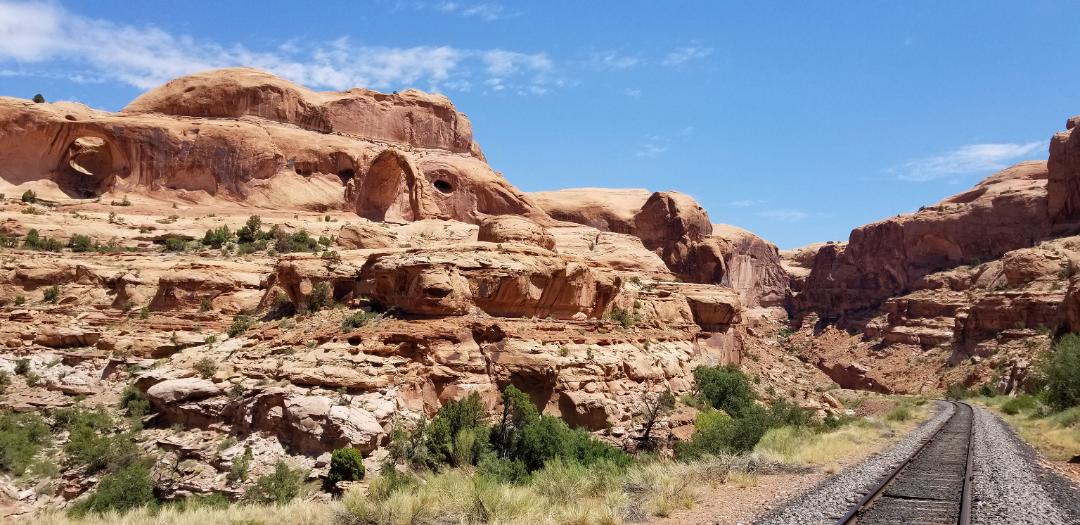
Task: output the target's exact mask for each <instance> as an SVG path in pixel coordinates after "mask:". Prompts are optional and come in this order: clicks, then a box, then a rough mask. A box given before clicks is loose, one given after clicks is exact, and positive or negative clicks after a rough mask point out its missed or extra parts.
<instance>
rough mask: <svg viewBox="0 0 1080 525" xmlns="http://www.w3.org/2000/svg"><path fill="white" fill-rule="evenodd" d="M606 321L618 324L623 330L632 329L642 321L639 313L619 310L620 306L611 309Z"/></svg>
mask: <svg viewBox="0 0 1080 525" xmlns="http://www.w3.org/2000/svg"><path fill="white" fill-rule="evenodd" d="M604 318H605V319H607V320H609V321H613V322H615V323H618V324H619V326H621V327H623V328H631V327H633V326H634V325H636V324H637V323H638V321H639V320H640V318H639V316H638V314H637V312H635V311H633V310H629V309H624V308H619V307H618V306H613V307H611V311H610V312H608V313H607V314H606V315H605V316H604Z"/></svg>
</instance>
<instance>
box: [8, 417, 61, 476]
mask: <svg viewBox="0 0 1080 525" xmlns="http://www.w3.org/2000/svg"><path fill="white" fill-rule="evenodd" d="M49 441H50V435H49V426H48V424H47V423H46V422H45V420H44V419H42V418H41V416H39V415H37V414H34V413H30V414H16V413H14V412H10V411H4V412H0V471H3V472H8V473H11V474H14V475H16V476H21V475H22V473H23V472H24V471H25V470H26V468H27V467H29V466H30V462H31V461H32V460H33V459H34V456H35V455H37V453H38V451H40V450H41V448H42V447H43V446H45V445H46V444H47V443H48V442H49Z"/></svg>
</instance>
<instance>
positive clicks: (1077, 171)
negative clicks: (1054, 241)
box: [1046, 116, 1080, 229]
mask: <svg viewBox="0 0 1080 525" xmlns="http://www.w3.org/2000/svg"><path fill="white" fill-rule="evenodd" d="M1078 123H1080V116H1076V117H1072V118H1070V119H1069V120H1068V121H1067V122H1066V123H1065V131H1062V132H1060V133H1058V134H1056V135H1054V138H1052V139H1050V159H1049V160H1048V161H1047V171H1048V172H1049V174H1048V180H1047V183H1046V189H1047V193H1048V197H1047V211H1048V212H1049V213H1050V219H1051V221H1052V222H1053V223H1054V224H1057V225H1062V226H1063V227H1069V226H1073V228H1071V229H1075V223H1076V222H1077V221H1080V134H1078V133H1076V127H1077V124H1078ZM1062 226H1059V228H1061V227H1062Z"/></svg>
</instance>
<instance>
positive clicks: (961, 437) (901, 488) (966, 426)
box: [836, 401, 975, 525]
mask: <svg viewBox="0 0 1080 525" xmlns="http://www.w3.org/2000/svg"><path fill="white" fill-rule="evenodd" d="M950 402H951V403H952V404H953V405H954V406H955V407H956V410H955V411H953V415H952V416H951V417H950V418H949V420H948V421H946V422H945V424H944V425H942V426H941V428H939V429H938V431H937V432H935V433H934V435H932V436H930V438H929V439H927V440H926V442H924V443H923V444H922V445H921V446H920V447H919V448H918V449H916V450H915V452H914V453H913V454H912V455H911V456H910V457H908V459H907V460H906V461H904V462H902V463H901V464H900V465H899V466H897V467H896V468H895V469H893V470H892V472H890V473H889V474H888V475H886V476H885V478H884V479H882V480H881V481H880V482H879V483H878V484H877V486H875V487H874V488H873V489H871V490H870V492H869V493H868V494H866V495H865V496H863V498H862V499H861V500H859V502H858V503H856V504H855V506H854V507H852V508H851V510H849V511H848V513H847V514H845V515H844V516H843V517H842V518H840V520H839V521H837V522H836V523H837V525H851V524H855V523H858V524H860V525H871V524H885V523H888V524H894V523H918V524H949V525H955V524H960V525H969V524H970V523H971V483H972V466H971V465H972V463H971V460H972V448H973V447H972V437H973V433H974V423H975V413H974V412H975V409H973V408H971V406H970V405H968V404H966V403H958V402H952V401H950Z"/></svg>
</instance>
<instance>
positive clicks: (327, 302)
mask: <svg viewBox="0 0 1080 525" xmlns="http://www.w3.org/2000/svg"><path fill="white" fill-rule="evenodd" d="M333 304H334V298H333V297H332V296H331V295H330V285H329V284H327V283H325V282H319V283H315V286H313V287H312V288H311V299H309V300H308V310H309V311H312V312H318V311H319V310H322V309H323V308H329V307H330V306H332V305H333Z"/></svg>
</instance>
